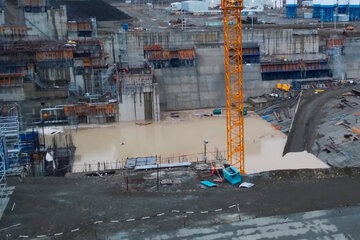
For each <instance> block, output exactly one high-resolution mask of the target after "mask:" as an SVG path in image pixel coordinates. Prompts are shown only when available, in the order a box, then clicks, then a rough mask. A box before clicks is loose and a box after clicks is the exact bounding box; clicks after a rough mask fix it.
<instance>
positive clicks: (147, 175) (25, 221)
mask: <svg viewBox="0 0 360 240" xmlns="http://www.w3.org/2000/svg"><path fill="white" fill-rule="evenodd" d="M203 169H204V168H203ZM159 174H160V179H162V180H163V179H171V180H176V182H177V183H176V184H173V185H168V186H167V185H164V186H162V185H160V186H159V190H157V185H156V182H157V180H156V179H157V172H156V171H146V172H132V171H118V172H116V174H114V175H107V176H103V177H99V176H97V177H87V176H85V174H83V173H82V174H72V175H69V176H67V177H63V178H60V177H59V178H55V177H43V178H31V177H29V178H26V179H24V180H23V181H22V182H20V181H19V179H17V178H10V179H8V182H9V185H13V186H16V188H15V192H14V193H13V195H12V196H11V199H10V202H9V204H8V207H7V209H6V211H5V214H4V216H3V218H2V220H1V222H0V229H4V228H7V227H9V226H14V225H15V226H14V227H12V228H9V229H7V230H1V231H0V239H6V235H7V237H8V239H18V238H19V236H20V235H25V236H29V237H30V238H31V237H36V236H41V235H46V236H52V238H50V237H49V238H48V239H90V240H91V239H108V237H109V236H114V235H117V234H119V235H118V236H119V237H121V236H122V234H125V235H126V236H130V238H131V236H132V235H133V236H135V235H136V234H135V233H137V234H138V233H139V231H142V232H143V233H144V236H146V232H147V231H151V232H152V233H154V231H157V232H159V233H162V232H166V231H169V230H174V229H181V228H183V227H185V226H186V227H196V226H207V225H209V224H221V223H226V222H229V221H239V219H246V218H254V217H260V216H273V215H281V214H289V213H295V212H303V211H311V210H320V209H329V208H335V207H346V206H353V205H358V204H359V203H360V192H359V191H354V189H359V187H360V181H359V177H360V170H359V169H358V168H346V169H338V168H333V169H322V170H320V169H316V170H282V171H273V172H265V173H261V174H256V175H250V176H245V181H249V182H253V183H255V186H254V187H252V188H250V189H243V188H241V189H239V188H238V185H236V186H231V185H230V184H228V183H227V182H224V183H220V184H218V186H217V187H215V188H203V187H202V186H201V185H200V184H199V181H200V180H203V179H207V180H212V179H213V177H206V172H202V171H200V170H196V169H195V168H194V167H191V168H181V169H180V168H179V169H172V170H169V169H167V170H161V171H160V173H159ZM126 176H127V177H128V182H129V185H128V191H127V185H126ZM334 193H336V194H334ZM14 203H15V207H14V209H13V211H11V208H12V206H13V204H14ZM234 204H235V205H234ZM236 204H238V206H236ZM229 207H231V208H229ZM219 209H221V210H219ZM158 215H160V216H158ZM132 219H134V220H132ZM184 219H185V220H184ZM127 220H128V221H127ZM17 224H20V225H17ZM72 231H73V232H72ZM60 233H62V235H60V236H58V237H56V238H54V234H60ZM45 239H46V238H45Z"/></svg>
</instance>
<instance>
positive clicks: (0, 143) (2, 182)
mask: <svg viewBox="0 0 360 240" xmlns="http://www.w3.org/2000/svg"><path fill="white" fill-rule="evenodd" d="M6 159H7V150H6V142H5V135H4V134H3V132H2V131H0V219H1V215H2V212H3V211H4V210H5V208H6V205H7V203H8V201H9V199H8V190H7V184H6Z"/></svg>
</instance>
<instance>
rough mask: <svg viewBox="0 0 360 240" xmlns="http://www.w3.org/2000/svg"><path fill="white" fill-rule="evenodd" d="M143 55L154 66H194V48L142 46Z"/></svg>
mask: <svg viewBox="0 0 360 240" xmlns="http://www.w3.org/2000/svg"><path fill="white" fill-rule="evenodd" d="M144 57H145V59H146V60H147V61H148V62H149V63H150V64H151V65H152V66H153V67H154V68H171V67H180V66H195V58H196V54H195V49H193V48H182V49H163V48H162V47H161V45H149V46H144Z"/></svg>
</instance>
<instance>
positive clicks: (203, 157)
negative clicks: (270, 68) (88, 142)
mask: <svg viewBox="0 0 360 240" xmlns="http://www.w3.org/2000/svg"><path fill="white" fill-rule="evenodd" d="M155 158H156V164H164V163H181V162H222V161H225V159H226V151H213V152H207V153H206V154H204V152H202V153H194V154H179V155H176V156H175V155H174V156H167V157H162V156H155ZM126 161H127V158H124V159H119V160H116V161H110V162H109V161H98V162H91V163H89V162H87V163H75V164H72V165H71V166H70V167H69V169H70V170H71V172H72V173H79V172H92V171H105V170H120V169H126V167H125V166H126Z"/></svg>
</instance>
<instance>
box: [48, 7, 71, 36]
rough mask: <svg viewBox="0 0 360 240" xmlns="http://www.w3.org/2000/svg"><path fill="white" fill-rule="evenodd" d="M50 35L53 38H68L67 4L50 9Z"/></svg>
mask: <svg viewBox="0 0 360 240" xmlns="http://www.w3.org/2000/svg"><path fill="white" fill-rule="evenodd" d="M48 16H49V28H50V36H51V38H53V39H58V40H65V39H67V38H66V37H67V14H66V6H60V8H55V9H51V10H48Z"/></svg>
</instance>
